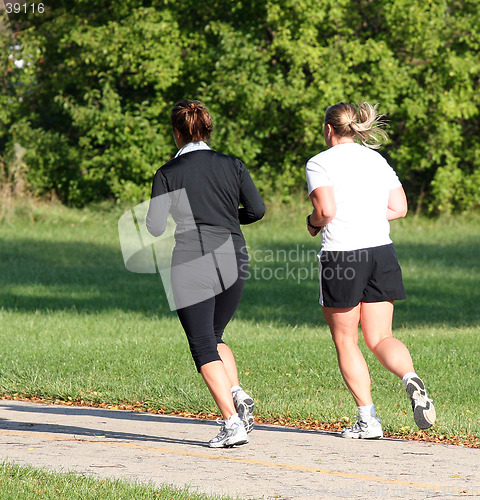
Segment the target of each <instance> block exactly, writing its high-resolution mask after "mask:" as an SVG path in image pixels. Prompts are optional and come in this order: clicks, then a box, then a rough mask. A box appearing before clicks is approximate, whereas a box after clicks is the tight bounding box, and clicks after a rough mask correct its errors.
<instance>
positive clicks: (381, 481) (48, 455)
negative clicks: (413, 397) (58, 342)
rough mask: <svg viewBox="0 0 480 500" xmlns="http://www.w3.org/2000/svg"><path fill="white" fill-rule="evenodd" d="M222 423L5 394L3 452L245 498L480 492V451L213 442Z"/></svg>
mask: <svg viewBox="0 0 480 500" xmlns="http://www.w3.org/2000/svg"><path fill="white" fill-rule="evenodd" d="M218 431H219V426H218V424H216V423H215V422H211V421H204V420H195V419H187V418H179V417H175V416H166V415H154V414H148V413H137V412H129V411H122V410H104V409H96V408H86V407H78V406H58V405H43V404H36V403H28V402H23V401H9V400H0V456H1V459H2V460H9V461H14V462H17V463H19V464H30V465H34V466H44V467H47V468H50V469H54V470H59V471H62V470H63V471H67V470H68V471H75V472H78V473H82V474H88V475H94V476H97V477H111V478H125V479H127V480H138V481H142V482H151V483H154V484H162V483H168V484H173V485H176V486H185V485H189V486H191V487H192V488H193V489H198V491H200V492H204V493H215V494H226V495H231V496H238V497H240V498H265V499H271V498H277V499H296V498H312V499H313V498H431V497H442V498H456V497H466V496H469V497H471V496H480V471H479V466H480V449H468V448H462V447H460V446H450V445H440V444H431V443H419V442H411V441H401V440H394V439H383V440H378V441H363V440H358V441H357V440H347V439H342V438H341V437H340V436H339V434H337V433H326V432H318V431H304V430H298V429H292V428H285V427H278V426H270V425H256V426H255V429H254V431H253V432H252V433H251V434H250V435H249V436H250V443H249V444H247V445H244V446H240V447H237V448H230V449H210V448H208V447H207V445H206V443H207V442H208V440H209V439H211V438H212V437H213V436H214V435H215V434H216V433H217V432H218Z"/></svg>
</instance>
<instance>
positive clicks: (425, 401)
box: [405, 377, 437, 429]
mask: <svg viewBox="0 0 480 500" xmlns="http://www.w3.org/2000/svg"><path fill="white" fill-rule="evenodd" d="M405 390H406V391H407V394H408V397H409V398H410V401H411V402H412V410H413V419H414V420H415V423H416V424H417V426H418V428H419V429H428V428H430V427H432V425H433V424H434V423H435V420H436V418H437V414H436V412H435V406H433V401H432V400H431V399H430V398H429V397H428V396H427V391H426V389H425V384H424V383H423V381H422V379H421V378H420V377H412V378H409V379H408V380H407V383H406V384H405Z"/></svg>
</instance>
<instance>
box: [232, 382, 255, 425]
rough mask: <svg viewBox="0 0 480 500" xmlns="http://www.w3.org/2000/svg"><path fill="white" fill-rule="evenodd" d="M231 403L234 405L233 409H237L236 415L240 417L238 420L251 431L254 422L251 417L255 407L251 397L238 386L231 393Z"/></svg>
mask: <svg viewBox="0 0 480 500" xmlns="http://www.w3.org/2000/svg"><path fill="white" fill-rule="evenodd" d="M233 403H234V405H235V410H237V413H238V416H239V417H240V420H241V421H242V422H243V425H244V426H245V430H246V431H247V432H252V430H253V424H254V422H255V420H254V418H253V409H254V407H255V403H254V402H253V399H252V398H251V397H250V396H249V395H248V394H247V393H246V392H245V391H244V390H243V389H241V388H240V389H237V390H236V391H235V392H234V393H233Z"/></svg>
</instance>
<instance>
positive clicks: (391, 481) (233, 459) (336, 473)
mask: <svg viewBox="0 0 480 500" xmlns="http://www.w3.org/2000/svg"><path fill="white" fill-rule="evenodd" d="M0 434H6V435H10V436H22V437H35V438H43V439H50V440H53V441H70V442H71V441H75V442H82V443H97V444H102V445H108V446H116V447H122V448H130V449H136V450H149V451H156V452H158V453H165V454H169V455H182V456H187V457H197V458H204V459H208V460H223V461H225V462H237V463H242V464H251V465H260V466H263V467H274V468H279V469H287V470H293V471H300V472H312V473H316V474H323V475H326V476H335V477H341V478H343V479H357V480H361V481H370V482H376V483H383V484H394V485H397V486H409V487H412V488H422V489H428V490H432V492H433V491H435V490H441V489H442V487H440V486H438V485H434V484H424V483H413V482H410V481H400V480H397V479H387V478H384V477H378V476H366V475H363V474H352V473H350V472H341V471H333V470H327V469H319V468H317V467H306V466H302V465H293V464H282V463H276V462H268V461H265V460H253V459H250V458H241V457H230V456H225V455H213V454H209V453H200V452H195V451H186V450H176V449H173V448H163V447H160V446H147V445H141V444H134V443H125V442H122V441H101V440H95V439H83V438H75V437H67V436H58V435H56V434H47V433H39V432H28V431H14V430H6V429H0ZM443 488H444V487H443ZM453 490H455V491H453ZM449 492H450V493H461V492H462V489H458V488H453V487H452V488H449Z"/></svg>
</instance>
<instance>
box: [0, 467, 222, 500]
mask: <svg viewBox="0 0 480 500" xmlns="http://www.w3.org/2000/svg"><path fill="white" fill-rule="evenodd" d="M0 488H1V493H0V496H1V498H2V500H31V499H32V498H41V499H42V500H91V499H92V498H101V499H102V500H124V499H128V500H172V498H174V499H175V500H221V499H223V500H227V497H223V496H222V497H220V496H210V495H202V494H199V493H196V492H193V491H191V490H188V489H179V488H174V487H170V486H162V487H160V488H159V487H155V486H145V485H139V484H134V483H130V482H127V481H120V480H107V479H94V478H92V477H87V476H79V475H77V474H73V473H54V472H49V471H47V470H46V469H37V468H34V467H21V466H19V465H15V464H10V463H8V462H3V463H1V464H0Z"/></svg>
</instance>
